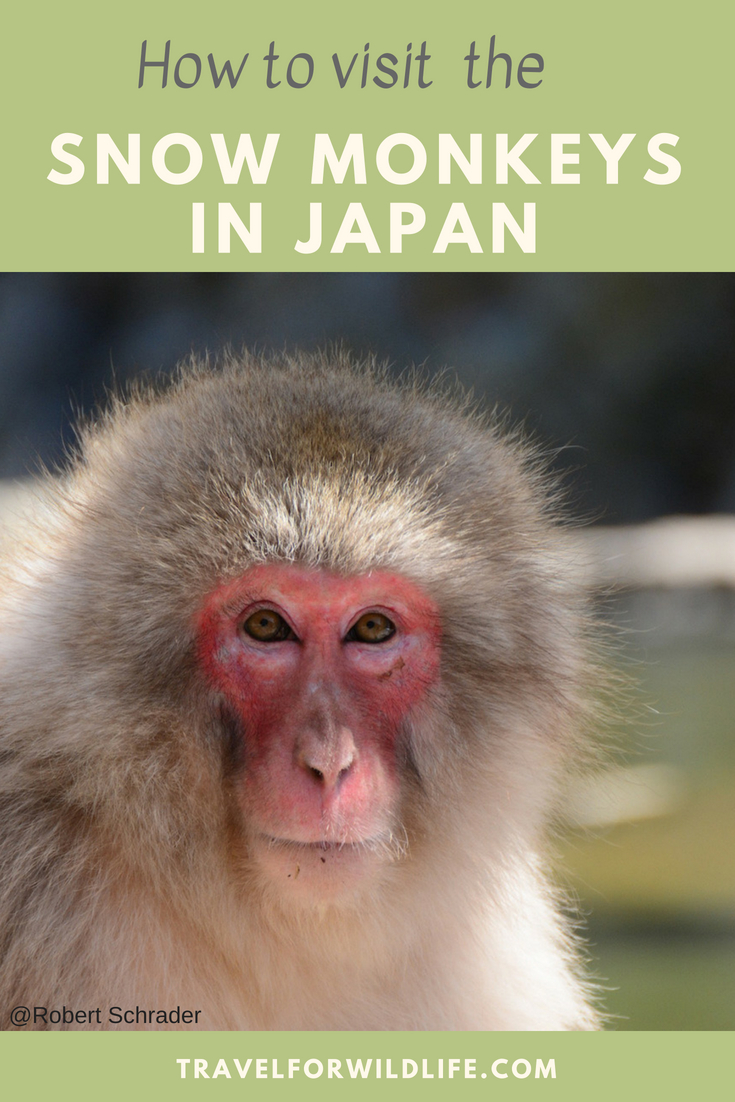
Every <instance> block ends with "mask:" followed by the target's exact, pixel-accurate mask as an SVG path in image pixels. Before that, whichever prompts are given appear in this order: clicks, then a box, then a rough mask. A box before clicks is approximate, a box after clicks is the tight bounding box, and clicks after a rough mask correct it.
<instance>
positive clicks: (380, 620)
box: [345, 612, 396, 643]
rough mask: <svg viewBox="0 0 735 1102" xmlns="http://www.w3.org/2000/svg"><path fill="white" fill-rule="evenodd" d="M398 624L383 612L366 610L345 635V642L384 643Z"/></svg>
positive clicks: (394, 631) (393, 633)
mask: <svg viewBox="0 0 735 1102" xmlns="http://www.w3.org/2000/svg"><path fill="white" fill-rule="evenodd" d="M395 633H396V625H395V624H394V623H393V621H392V620H389V619H388V617H387V616H384V615H383V613H382V612H365V613H363V615H362V616H361V617H360V619H359V620H358V621H357V622H356V623H355V624H353V625H352V627H351V628H350V630H349V631H348V632H347V634H346V635H345V643H384V642H385V641H386V639H390V637H391V635H395Z"/></svg>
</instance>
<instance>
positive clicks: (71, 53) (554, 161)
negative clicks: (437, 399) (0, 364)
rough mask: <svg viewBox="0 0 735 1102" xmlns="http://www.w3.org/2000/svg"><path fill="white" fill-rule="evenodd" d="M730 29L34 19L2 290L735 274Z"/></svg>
mask: <svg viewBox="0 0 735 1102" xmlns="http://www.w3.org/2000/svg"><path fill="white" fill-rule="evenodd" d="M103 13H104V16H103ZM734 22H735V19H734V17H733V9H732V8H731V7H729V6H728V5H725V4H723V3H722V0H704V2H703V3H701V4H699V5H697V6H696V7H694V6H689V5H686V6H685V5H684V4H668V5H665V6H664V5H661V4H660V3H654V2H652V0H635V2H633V0H620V2H618V3H617V4H615V5H614V6H611V5H598V4H595V5H592V4H590V3H589V2H588V0H559V2H558V3H554V4H550V3H548V0H525V2H524V3H522V4H510V3H506V4H503V5H487V4H480V3H477V2H476V0H454V2H453V3H451V4H449V3H442V4H439V3H437V2H435V0H434V2H431V0H430V2H424V3H417V2H415V0H408V2H402V3H400V4H396V3H389V2H386V0H374V2H372V3H370V4H369V5H367V4H364V5H363V4H351V5H347V4H345V3H344V2H343V0H340V2H337V0H316V2H315V3H312V4H304V3H302V2H297V0H274V2H272V3H270V4H268V5H261V6H254V5H243V4H237V3H234V2H233V0H209V2H208V3H206V4H202V3H199V4H193V3H191V2H186V3H169V2H155V0H153V2H151V0H145V2H143V0H129V2H127V3H126V4H125V5H124V6H122V7H120V8H119V9H117V14H113V9H111V8H110V7H107V6H105V7H104V8H101V7H100V5H99V4H98V3H91V2H90V0H69V3H67V4H65V5H63V6H56V7H52V6H50V5H49V6H47V8H46V10H44V13H43V20H39V13H38V9H37V7H35V6H33V5H24V6H18V7H17V8H15V9H14V10H13V11H12V12H9V13H6V16H5V24H6V34H7V40H6V41H7V42H9V43H11V44H12V51H11V50H8V51H6V57H5V60H4V63H3V70H2V72H3V84H4V97H3V98H4V104H5V134H6V151H8V153H9V156H6V163H5V173H4V181H3V193H4V203H3V211H2V222H3V225H2V235H1V238H2V267H3V269H5V270H9V269H25V270H79V269H93V270H94V269H97V270H113V269H114V270H146V269H148V270H192V271H197V270H206V271H212V270H253V271H274V270H280V271H283V270H286V271H316V270H329V271H342V270H344V271H348V270H349V271H354V270H364V271H385V270H426V271H473V270H477V271H492V270H514V271H533V270H549V269H554V270H560V271H561V270H580V269H582V270H726V269H729V268H731V266H732V258H733V252H734V251H735V250H734V245H733V232H732V231H733V218H732V213H731V208H730V191H731V178H732V165H733V154H732V141H731V139H730V137H729V133H728V130H727V126H728V124H729V119H730V114H731V105H732V89H731V78H730V75H729V67H728V65H727V59H726V55H723V51H722V45H721V43H722V42H725V43H727V42H729V39H730V33H729V32H731V31H732V29H733V23H734ZM11 104H12V107H11Z"/></svg>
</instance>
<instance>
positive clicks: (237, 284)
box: [0, 273, 735, 1030]
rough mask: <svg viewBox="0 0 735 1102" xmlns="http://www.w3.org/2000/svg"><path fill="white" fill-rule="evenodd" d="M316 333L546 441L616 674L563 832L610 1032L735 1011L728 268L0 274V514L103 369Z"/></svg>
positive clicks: (724, 1020) (111, 375) (734, 335)
mask: <svg viewBox="0 0 735 1102" xmlns="http://www.w3.org/2000/svg"><path fill="white" fill-rule="evenodd" d="M333 341H343V342H344V343H345V344H346V345H347V346H348V347H350V348H352V349H353V350H354V351H355V352H357V353H368V352H370V353H375V354H377V355H378V356H379V357H380V358H381V359H383V358H385V359H389V360H390V362H391V363H392V364H393V365H394V367H395V369H396V370H397V371H400V370H401V369H402V368H405V367H406V366H407V365H408V364H410V363H419V364H425V366H426V370H427V372H429V373H433V372H435V371H438V370H441V369H444V368H447V367H448V368H450V369H451V370H452V371H453V372H454V373H456V375H457V376H458V377H459V378H460V379H461V380H462V382H463V383H465V384H466V385H468V386H471V387H473V388H474V390H475V393H476V394H477V395H478V396H483V397H484V398H486V400H487V401H488V402H489V403H491V404H493V405H494V404H496V403H500V405H501V406H502V407H509V408H510V409H511V411H512V413H513V416H514V418H515V420H516V421H522V422H523V423H524V424H525V426H526V428H527V429H528V431H529V432H530V433H532V434H533V435H535V436H537V437H538V438H540V439H541V440H543V441H544V442H545V443H546V444H547V445H548V447H549V454H550V457H551V462H552V464H553V465H554V466H555V467H556V468H557V469H558V471H559V472H560V475H561V477H562V479H563V481H564V483H565V485H566V487H567V490H568V497H569V500H570V502H571V507H572V509H573V511H574V513H575V514H576V515H577V516H579V517H581V518H582V519H584V520H585V521H586V522H587V523H588V524H589V528H588V529H587V530H586V531H585V532H584V533H580V535H579V537H578V538H579V540H580V541H581V542H583V543H584V544H585V545H586V549H587V551H588V553H589V558H590V564H591V565H590V571H591V577H592V581H593V584H594V585H595V587H596V589H597V591H598V592H599V595H600V605H601V609H602V612H603V615H604V617H605V618H606V619H607V620H608V621H610V622H611V624H613V625H614V627H615V628H616V634H619V638H620V646H619V647H618V650H619V651H620V653H619V656H618V662H619V666H620V672H621V678H622V680H623V681H624V682H630V683H631V684H633V683H634V684H635V685H636V686H637V688H636V689H635V690H633V691H631V692H629V693H628V696H629V697H631V698H632V703H629V704H628V705H627V706H626V713H627V717H628V718H627V720H626V722H625V723H624V724H621V725H620V729H619V730H616V731H614V732H607V733H605V734H604V736H603V737H604V738H605V740H606V741H609V742H610V744H611V745H614V746H616V747H617V749H616V752H615V754H614V756H613V758H612V760H611V764H610V767H609V768H608V769H607V770H606V771H605V773H604V774H603V775H602V776H600V777H598V778H595V779H594V780H590V781H586V782H584V783H580V784H579V785H578V786H577V788H576V789H575V791H574V793H573V794H572V798H571V800H570V807H569V812H570V819H571V820H572V821H573V824H574V827H573V829H571V830H570V831H569V833H568V835H567V836H565V838H564V839H563V840H562V842H561V843H560V847H561V850H562V853H561V856H562V860H563V867H564V868H565V870H566V876H567V879H568V882H569V884H570V885H571V887H572V889H573V891H574V892H575V893H576V894H577V896H578V897H579V899H580V900H581V904H582V909H583V911H584V913H585V914H586V915H587V918H588V927H589V931H590V940H591V948H590V955H591V957H592V959H593V962H594V969H595V972H596V974H597V975H598V976H599V977H601V978H602V979H603V980H604V985H605V987H606V988H608V991H607V994H606V1003H607V1006H608V1008H609V1010H610V1012H611V1014H612V1015H613V1016H614V1017H613V1020H612V1024H611V1027H612V1028H615V1029H621V1030H628V1029H630V1030H670V1029H682V1030H724V1029H732V1028H734V1027H735V277H733V276H730V275H720V274H655V275H645V274H593V275H582V274H561V275H558V274H536V273H534V274H528V275H524V274H512V273H511V274H509V273H502V274H491V273H485V274H449V275H445V274H441V275H427V274H388V273H382V274H357V273H355V274H340V275H332V274H319V273H310V274H305V275H302V274H262V273H258V274H225V275H220V274H163V275H155V274H143V275H139V274H63V275H62V274H5V275H0V479H2V480H3V481H2V483H0V487H1V491H0V521H2V520H5V522H6V523H11V522H12V516H13V514H14V511H15V510H16V509H17V504H16V503H17V501H18V497H17V494H18V493H21V495H22V489H20V490H19V489H18V487H19V486H22V480H23V479H24V478H25V477H26V476H27V475H28V473H29V472H32V471H33V470H35V468H36V464H37V460H38V458H40V459H42V460H43V461H44V462H45V463H47V464H51V465H53V464H55V463H57V462H59V461H60V459H61V457H62V456H63V449H64V445H65V442H69V441H70V440H71V439H72V436H73V433H72V431H71V425H72V423H73V421H74V418H75V416H76V415H77V412H78V411H80V410H81V411H86V410H89V409H91V408H93V407H94V406H95V405H96V404H97V403H98V402H99V401H100V400H103V399H104V394H105V388H106V387H107V386H109V385H110V384H111V383H112V382H113V381H114V380H116V381H117V382H124V380H125V379H127V378H128V377H130V376H133V375H136V374H139V373H140V372H142V371H146V372H151V373H156V372H158V371H167V370H170V369H171V368H172V367H173V366H174V365H175V364H176V362H177V361H178V360H180V359H182V358H184V357H186V356H187V355H188V354H189V353H190V352H191V351H192V350H193V351H196V352H204V351H207V350H210V351H216V350H217V349H220V348H222V347H223V345H225V344H230V345H232V346H233V347H234V348H236V349H237V348H239V347H241V346H243V345H247V346H248V347H250V348H253V347H255V348H258V349H264V350H268V349H281V348H293V347H296V346H299V347H302V348H303V347H305V348H311V347H316V346H321V345H324V344H326V343H328V342H333ZM617 629H620V630H619V633H618V631H617Z"/></svg>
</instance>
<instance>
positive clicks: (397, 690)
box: [199, 564, 440, 898]
mask: <svg viewBox="0 0 735 1102" xmlns="http://www.w3.org/2000/svg"><path fill="white" fill-rule="evenodd" d="M439 647H440V627H439V615H438V610H437V607H436V605H435V604H434V602H433V601H432V600H431V599H430V598H429V597H428V596H427V595H426V594H425V593H423V592H422V591H421V589H419V587H418V586H416V585H415V584H414V583H412V582H410V581H409V580H407V579H406V578H402V577H399V576H396V575H392V574H383V573H374V574H373V573H371V574H366V575H362V576H358V577H341V576H338V575H335V574H330V573H327V572H325V571H320V570H310V569H306V568H304V567H299V566H294V565H283V564H278V565H276V564H272V565H263V566H257V567H253V568H252V569H251V570H249V571H247V573H246V574H244V575H243V577H241V578H239V579H237V580H236V581H234V582H231V583H228V584H225V585H223V586H221V587H219V588H218V589H217V590H215V592H214V593H212V594H211V596H210V597H209V599H208V600H207V602H206V604H205V607H204V609H203V611H202V614H201V616H200V622H199V654H200V661H201V662H202V665H203V667H204V670H205V672H206V675H207V677H208V679H209V680H210V682H211V683H212V684H213V686H214V687H216V689H218V690H219V691H220V692H221V693H222V694H223V695H224V697H225V698H226V700H227V702H228V704H229V708H230V710H231V711H232V712H234V714H235V715H236V716H237V718H238V721H239V723H238V725H239V728H240V732H241V736H240V737H241V740H242V746H241V755H240V757H241V768H240V769H239V772H238V776H237V780H236V791H237V796H238V803H239V806H240V809H241V812H242V814H243V816H244V820H245V824H246V828H247V834H248V838H249V844H250V850H251V853H252V855H253V856H254V858H255V859H256V861H257V862H258V864H259V866H260V867H261V869H262V870H264V871H265V872H267V874H268V875H269V876H270V877H272V878H274V879H276V880H280V881H282V882H283V884H284V887H285V888H289V887H290V886H291V885H293V887H294V889H295V891H296V892H297V893H298V894H299V895H302V894H304V893H305V894H307V895H308V896H309V897H316V898H320V897H321V898H325V897H333V896H335V895H341V894H342V893H343V892H345V891H351V890H352V889H353V887H354V886H356V883H357V882H359V881H362V880H364V878H365V875H366V874H367V873H368V871H369V870H370V869H371V868H374V867H375V866H376V865H377V864H380V863H382V862H384V861H385V859H386V857H387V856H390V855H393V856H394V855H395V852H396V845H395V835H396V832H397V831H398V830H399V829H400V828H399V826H398V823H397V817H396V816H397V812H398V808H399V803H400V793H401V776H400V771H401V764H400V763H401V761H403V760H405V757H406V747H405V746H404V745H403V740H404V738H405V731H406V720H407V719H408V717H409V715H410V713H411V712H412V711H413V710H414V709H416V707H417V706H418V705H420V703H421V701H422V699H423V698H424V697H425V695H426V693H427V690H428V689H429V688H430V687H431V686H432V685H433V684H435V683H436V681H437V679H438V676H439ZM296 881H299V883H298V884H296Z"/></svg>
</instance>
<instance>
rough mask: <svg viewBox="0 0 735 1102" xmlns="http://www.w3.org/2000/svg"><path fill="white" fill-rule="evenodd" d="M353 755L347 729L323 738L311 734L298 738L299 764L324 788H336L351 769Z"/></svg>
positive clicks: (352, 744) (352, 743)
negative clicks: (333, 735) (334, 735)
mask: <svg viewBox="0 0 735 1102" xmlns="http://www.w3.org/2000/svg"><path fill="white" fill-rule="evenodd" d="M355 757H356V749H355V743H354V740H353V738H352V734H351V732H350V731H348V730H343V731H340V732H339V734H338V735H337V736H336V737H332V738H328V739H325V740H321V739H319V738H318V736H315V735H311V734H309V735H306V736H305V737H304V738H302V739H301V740H300V745H299V749H298V762H299V765H300V766H301V768H302V769H304V770H305V771H306V772H307V773H309V775H310V776H311V777H313V778H314V780H316V781H318V782H319V784H320V785H322V786H323V787H324V788H337V787H338V786H339V784H340V783H341V781H343V780H344V778H345V777H346V776H347V774H348V773H349V772H350V770H351V769H352V766H353V764H354V762H355Z"/></svg>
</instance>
